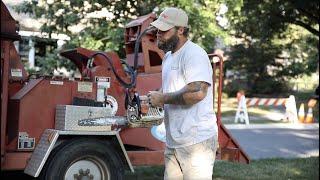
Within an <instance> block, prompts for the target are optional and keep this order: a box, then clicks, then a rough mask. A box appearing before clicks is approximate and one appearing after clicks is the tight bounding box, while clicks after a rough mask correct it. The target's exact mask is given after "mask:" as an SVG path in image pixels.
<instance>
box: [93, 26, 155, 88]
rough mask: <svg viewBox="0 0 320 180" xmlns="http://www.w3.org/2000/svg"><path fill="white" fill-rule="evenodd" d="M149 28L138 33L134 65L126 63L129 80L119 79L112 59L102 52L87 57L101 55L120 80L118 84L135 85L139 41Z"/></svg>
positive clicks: (130, 86)
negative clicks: (130, 65)
mask: <svg viewBox="0 0 320 180" xmlns="http://www.w3.org/2000/svg"><path fill="white" fill-rule="evenodd" d="M150 29H151V27H150V28H147V29H145V30H144V31H143V32H142V33H140V34H139V36H138V38H137V40H136V42H135V47H134V65H133V68H131V67H129V66H128V64H126V65H127V66H128V73H129V75H130V82H129V83H128V82H125V81H124V80H123V79H121V77H120V76H119V75H118V73H117V72H116V70H115V68H114V66H113V64H112V60H111V59H110V58H109V57H108V56H107V55H106V54H105V53H104V52H96V53H94V54H93V55H91V56H90V57H89V59H91V58H93V57H95V56H97V55H102V56H103V57H104V58H105V59H106V60H107V62H108V63H109V65H110V67H111V69H112V72H113V73H114V75H115V76H116V78H117V80H118V81H119V82H120V84H121V85H122V86H124V87H125V88H129V89H130V88H133V87H135V86H136V79H137V74H138V71H137V69H138V54H139V48H140V41H141V38H142V36H143V35H145V34H146V32H147V31H148V30H150Z"/></svg>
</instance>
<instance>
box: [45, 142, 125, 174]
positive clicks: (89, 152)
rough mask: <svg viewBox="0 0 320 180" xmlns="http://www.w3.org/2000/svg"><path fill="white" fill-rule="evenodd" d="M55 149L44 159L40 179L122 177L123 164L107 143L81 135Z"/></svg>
mask: <svg viewBox="0 0 320 180" xmlns="http://www.w3.org/2000/svg"><path fill="white" fill-rule="evenodd" d="M55 149H56V151H54V152H52V154H51V155H50V157H49V159H48V160H47V163H46V165H45V167H44V169H43V170H42V172H41V174H40V179H45V180H60V179H61V180H69V179H70V180H78V179H79V180H83V179H88V180H95V179H101V180H110V179H112V180H113V179H116V180H119V179H123V174H124V165H123V163H122V161H121V159H120V157H119V154H118V153H117V152H116V151H115V150H114V148H113V146H112V144H111V143H109V142H105V141H101V140H98V139H89V138H81V139H76V140H72V141H71V142H70V143H67V144H64V145H61V146H58V147H57V148H55Z"/></svg>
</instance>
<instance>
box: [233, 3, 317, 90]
mask: <svg viewBox="0 0 320 180" xmlns="http://www.w3.org/2000/svg"><path fill="white" fill-rule="evenodd" d="M318 20H319V2H318V1H317V0H310V1H302V0H296V1H291V0H275V1H270V0H262V1H253V0H244V3H243V7H242V9H241V14H240V16H238V17H237V18H235V19H234V21H232V27H233V29H234V32H233V34H234V36H235V37H236V38H237V40H238V41H240V42H238V43H235V45H234V46H232V48H231V49H232V50H231V52H229V55H230V59H231V60H230V61H229V62H227V68H228V69H233V70H236V71H241V72H244V74H245V75H246V77H247V83H248V92H249V93H254V94H262V93H273V94H275V93H280V92H283V91H286V90H287V89H288V88H287V87H286V85H287V84H286V82H287V81H288V79H289V78H292V77H293V78H297V77H299V76H301V75H303V74H311V73H313V72H315V71H316V69H317V64H318V61H319V55H318V54H319V51H318V49H319V46H318V43H319V37H318V33H319V24H318ZM237 88H241V87H237ZM233 93H234V92H233Z"/></svg>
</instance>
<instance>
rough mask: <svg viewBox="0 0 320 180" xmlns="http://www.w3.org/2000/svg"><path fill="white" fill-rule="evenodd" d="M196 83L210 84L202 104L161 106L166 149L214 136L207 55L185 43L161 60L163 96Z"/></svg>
mask: <svg viewBox="0 0 320 180" xmlns="http://www.w3.org/2000/svg"><path fill="white" fill-rule="evenodd" d="M196 81H203V82H207V83H209V84H210V86H209V88H208V92H207V96H206V97H205V98H204V99H203V100H201V101H200V102H198V103H196V104H194V105H173V104H165V105H164V110H165V117H164V123H165V127H166V144H167V146H168V147H170V148H178V147H183V146H189V145H193V144H196V143H199V142H202V141H204V140H207V139H209V138H211V137H212V136H214V135H218V127H217V123H216V116H215V113H214V109H213V94H212V84H213V82H212V68H211V64H210V61H209V58H208V55H207V53H206V52H205V51H204V50H203V49H202V48H201V47H200V46H198V45H197V44H194V43H193V42H191V41H189V40H188V41H187V42H186V43H185V44H184V45H183V46H182V47H181V48H180V49H179V50H178V51H177V52H175V53H173V54H172V53H171V52H167V53H166V55H165V57H164V60H163V62H162V89H163V93H170V92H176V91H179V90H180V89H182V88H183V87H185V86H186V85H187V84H189V83H191V82H196Z"/></svg>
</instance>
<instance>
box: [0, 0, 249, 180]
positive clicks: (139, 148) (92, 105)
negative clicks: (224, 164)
mask: <svg viewBox="0 0 320 180" xmlns="http://www.w3.org/2000/svg"><path fill="white" fill-rule="evenodd" d="M155 18H156V16H155V15H154V14H148V15H145V16H141V17H139V18H137V19H136V20H133V21H131V22H130V23H129V24H127V25H126V26H125V35H124V36H125V37H124V39H125V50H126V60H125V61H123V60H121V59H120V58H119V57H118V55H117V54H116V53H115V52H99V51H93V50H89V49H85V48H76V49H73V50H68V51H64V52H62V53H61V55H62V56H64V57H66V58H68V59H69V60H70V61H72V62H73V63H74V64H75V65H76V66H77V68H78V69H79V71H80V73H81V78H79V79H77V78H76V79H69V78H63V77H57V76H50V77H49V76H38V77H33V76H31V75H28V73H27V72H26V70H25V69H24V66H23V64H22V62H21V60H20V57H19V55H18V53H17V51H16V49H15V46H14V44H13V42H14V41H17V40H19V39H20V36H19V35H18V32H17V23H16V21H15V20H14V19H13V18H12V17H11V15H10V13H9V11H8V9H7V8H6V6H5V5H4V4H3V2H2V1H1V86H2V88H1V171H5V170H24V172H25V173H26V174H29V175H31V176H34V177H38V176H39V177H41V178H42V179H67V178H72V179H74V178H75V179H81V178H84V177H86V178H88V179H90V178H95V179H96V178H97V179H121V178H122V177H123V174H124V173H123V171H124V170H126V169H127V170H131V171H134V169H133V166H138V165H162V164H163V163H164V156H163V151H164V147H165V144H164V142H163V139H161V138H159V137H157V136H155V135H154V134H152V132H151V129H152V128H153V127H156V126H157V125H159V124H161V122H162V118H163V110H162V109H161V108H152V107H149V106H148V103H146V102H145V95H146V94H147V93H148V92H149V91H151V90H155V89H157V88H159V87H160V86H161V63H162V57H163V56H164V53H163V52H162V51H161V50H160V49H158V47H157V46H156V36H155V34H154V33H153V32H152V31H151V29H149V28H148V27H149V24H150V23H151V22H153V21H154V20H155ZM209 56H210V57H218V61H217V62H215V61H213V62H212V67H213V69H214V72H215V73H214V77H213V78H214V80H216V82H217V84H218V86H217V91H216V92H217V96H215V97H216V99H217V104H216V105H217V107H216V109H217V120H218V126H219V143H220V147H219V150H218V154H217V158H218V159H224V160H229V161H235V162H241V163H249V161H250V160H249V158H248V156H247V155H246V154H245V152H244V151H243V150H242V149H241V148H240V146H239V144H238V143H237V142H236V141H235V140H234V139H233V138H232V136H231V134H230V133H229V132H228V130H227V129H226V128H225V127H224V126H223V124H221V94H222V82H223V59H222V57H221V56H219V55H216V54H209ZM214 89H216V88H214ZM215 94H216V93H215Z"/></svg>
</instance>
